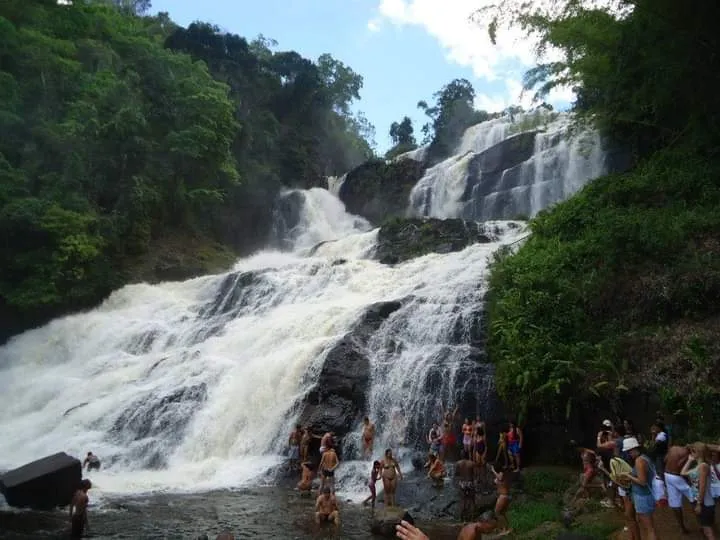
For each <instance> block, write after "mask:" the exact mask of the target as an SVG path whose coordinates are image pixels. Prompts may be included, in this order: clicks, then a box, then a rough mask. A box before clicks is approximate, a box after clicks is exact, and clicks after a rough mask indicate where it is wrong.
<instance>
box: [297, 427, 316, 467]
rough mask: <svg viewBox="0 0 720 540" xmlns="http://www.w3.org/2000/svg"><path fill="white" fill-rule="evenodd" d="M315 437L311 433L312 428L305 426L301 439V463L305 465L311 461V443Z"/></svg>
mask: <svg viewBox="0 0 720 540" xmlns="http://www.w3.org/2000/svg"><path fill="white" fill-rule="evenodd" d="M312 438H313V435H312V433H310V427H309V426H305V428H304V429H303V432H302V437H300V463H305V462H306V461H308V459H310V441H311V440H312Z"/></svg>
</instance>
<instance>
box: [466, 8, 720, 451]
mask: <svg viewBox="0 0 720 540" xmlns="http://www.w3.org/2000/svg"><path fill="white" fill-rule="evenodd" d="M527 4H528V3H527V2H504V3H502V5H500V6H495V7H494V8H493V9H490V10H486V11H484V12H482V13H480V14H479V18H480V20H482V21H484V22H485V23H486V24H487V25H488V29H489V31H490V33H491V37H494V36H495V35H497V33H498V32H501V31H503V27H504V25H505V24H519V25H521V26H522V27H523V28H525V29H526V30H527V31H528V32H529V33H531V34H535V35H536V36H538V37H539V38H540V44H541V48H544V47H547V46H554V47H557V48H559V49H560V50H561V51H562V52H563V53H564V61H560V62H555V63H550V64H544V65H540V66H539V67H538V68H536V69H534V70H531V71H530V72H529V73H528V76H527V79H526V83H527V85H528V87H533V88H538V89H539V92H540V94H541V95H543V94H544V93H546V92H547V91H549V90H550V89H551V88H553V87H554V86H555V85H557V84H572V85H574V86H575V88H576V90H577V96H578V97H577V101H576V102H575V103H574V109H575V111H577V112H578V113H579V115H580V116H581V117H582V118H584V119H587V120H590V121H593V122H595V123H596V125H598V126H599V127H600V128H601V129H602V130H603V131H604V132H605V134H607V135H609V136H611V137H612V138H614V139H615V140H618V141H621V142H622V144H623V145H625V147H626V148H629V149H631V151H632V152H633V154H634V157H635V163H636V165H635V166H634V168H633V169H632V170H631V171H629V172H627V173H625V174H617V175H612V176H608V177H605V178H602V179H600V180H597V181H595V182H593V183H592V184H590V185H589V186H587V187H586V188H585V189H584V190H583V191H582V192H581V193H579V194H578V195H576V196H575V197H573V198H572V199H570V200H568V201H566V202H564V203H561V204H558V205H557V206H556V207H554V208H552V209H549V210H546V211H544V212H542V213H541V214H540V215H538V216H537V217H536V218H535V219H534V220H533V221H532V222H531V224H530V227H531V230H532V235H531V236H530V237H529V239H528V240H527V241H526V242H525V243H524V245H522V246H521V247H520V248H519V249H517V250H510V249H509V250H507V251H506V252H504V253H503V254H501V255H500V256H499V257H498V259H497V261H496V262H495V264H494V267H493V272H492V276H491V284H490V297H489V298H490V302H489V304H490V305H489V313H490V321H491V323H490V329H489V350H490V356H491V358H493V359H494V361H495V362H496V364H497V375H498V379H497V380H498V386H499V389H500V391H501V393H502V394H503V395H504V396H505V397H508V398H509V397H510V396H512V400H508V401H510V402H512V403H516V404H517V411H516V412H518V413H520V414H528V413H529V414H533V413H535V414H537V413H540V414H542V415H544V416H545V417H551V418H555V419H560V418H566V417H568V416H571V415H572V414H573V411H574V410H576V409H577V407H578V406H584V407H585V408H586V409H587V408H589V407H588V404H591V403H594V404H595V406H596V407H599V408H605V409H606V408H607V406H608V404H609V405H610V406H613V407H615V408H616V410H618V412H619V408H620V407H621V403H622V402H625V403H626V404H627V403H629V402H633V403H636V404H637V403H640V402H642V399H639V396H640V395H649V396H655V397H659V398H660V400H659V401H660V403H661V405H662V407H663V408H664V409H665V411H666V412H668V413H671V414H675V418H674V422H676V423H679V424H684V425H685V427H687V428H689V430H690V431H689V432H687V436H688V437H693V436H697V435H700V434H704V435H709V434H717V433H718V432H719V431H720V429H718V428H719V424H720V380H719V379H718V377H717V374H718V373H720V346H718V340H717V335H718V331H720V212H718V205H720V100H718V98H717V91H716V89H717V88H718V85H719V84H720V55H719V54H718V53H720V34H718V33H717V31H716V24H715V22H716V21H717V20H719V17H720V4H718V3H717V2H709V1H706V2H701V1H697V2H691V5H688V4H687V3H678V2H675V1H674V0H634V1H623V0H619V1H617V2H615V3H614V9H593V8H591V7H583V2H579V1H577V0H572V1H569V2H567V1H566V2H558V3H557V4H558V6H556V9H555V11H553V12H552V13H548V12H542V11H539V10H531V9H529V8H528V5H527ZM513 251H515V252H514V253H513ZM625 412H626V413H630V414H632V411H627V410H626V411H625Z"/></svg>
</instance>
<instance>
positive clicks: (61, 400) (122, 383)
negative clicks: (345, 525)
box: [0, 188, 523, 497]
mask: <svg viewBox="0 0 720 540" xmlns="http://www.w3.org/2000/svg"><path fill="white" fill-rule="evenodd" d="M296 195H297V197H299V198H300V199H302V200H303V201H304V203H303V205H302V209H301V210H300V214H301V216H300V220H299V223H300V224H299V225H298V226H297V227H296V230H295V231H294V233H293V235H292V238H293V242H294V246H295V248H294V250H293V251H291V252H279V251H264V252H261V253H258V254H256V255H254V256H252V257H249V258H246V259H242V260H239V261H238V262H237V264H236V265H235V267H234V268H233V269H232V271H230V272H227V273H225V274H221V275H211V276H205V277H201V278H197V279H192V280H188V281H184V282H174V283H162V284H159V285H148V284H137V285H129V286H126V287H124V288H122V289H120V290H118V291H116V292H114V293H113V294H112V295H111V296H110V297H109V298H108V299H107V300H106V301H105V302H104V303H103V304H102V305H101V306H99V307H97V308H96V309H93V310H91V311H88V312H86V313H82V314H77V315H72V316H68V317H64V318H60V319H56V320H54V321H52V322H51V323H49V324H48V325H46V326H44V327H42V328H38V329H34V330H30V331H28V332H26V333H24V334H22V335H19V336H16V337H15V338H13V339H12V340H11V341H10V342H9V343H8V344H6V345H5V346H3V347H1V348H0V395H2V396H3V407H2V408H1V409H0V434H2V436H0V470H2V469H10V468H14V467H17V466H20V465H22V464H24V463H26V462H28V461H31V460H33V459H37V458H40V457H42V456H45V455H48V454H51V453H54V452H58V451H66V452H68V453H70V454H72V455H75V456H83V455H84V454H85V453H86V452H87V451H89V450H92V451H93V452H94V453H96V454H97V455H99V456H100V457H101V459H102V461H103V468H102V470H101V471H99V472H95V473H93V474H92V479H93V482H94V484H95V488H94V492H95V493H96V497H97V496H98V495H99V496H100V497H102V496H103V494H108V493H114V494H131V493H144V492H151V491H158V490H159V491H201V490H209V489H215V488H234V487H239V486H244V485H247V484H248V483H251V482H255V481H257V478H258V477H259V476H260V475H262V474H263V473H264V471H266V470H267V469H268V468H269V467H272V466H273V465H275V464H278V463H280V462H281V461H282V460H283V457H282V455H281V454H282V453H283V452H284V451H285V442H286V439H287V435H288V432H289V431H290V429H291V428H292V426H293V425H294V422H295V416H294V415H295V414H297V413H296V412H295V411H297V406H296V405H297V403H298V401H299V400H301V399H302V398H303V396H304V395H305V394H306V393H307V391H308V389H310V388H311V387H312V386H313V384H314V383H315V382H316V381H317V378H318V376H319V373H320V369H321V367H322V365H323V361H324V358H325V355H326V354H327V353H328V351H329V350H330V349H331V348H332V346H333V345H334V344H335V343H336V342H337V341H338V340H339V339H341V338H342V337H343V336H344V335H345V334H346V333H347V332H348V331H350V330H351V329H352V328H353V325H354V324H355V323H356V321H357V320H358V318H359V317H361V315H362V314H363V313H364V311H365V310H366V307H367V306H369V305H370V304H373V303H375V302H379V301H389V300H403V301H404V303H403V305H402V307H401V308H400V309H399V310H397V311H396V312H395V313H393V314H392V315H391V316H390V317H389V319H388V320H387V321H385V323H384V324H383V325H382V326H381V327H380V329H379V330H378V331H377V332H376V333H375V334H374V335H373V336H372V338H371V340H370V344H369V346H368V349H369V350H368V356H369V359H370V366H371V389H370V392H369V395H368V396H367V400H368V414H370V416H371V417H372V418H373V419H374V420H376V421H377V424H378V427H379V431H380V433H379V441H378V444H377V445H376V450H377V452H381V451H382V449H383V448H384V447H385V445H386V444H389V443H390V442H393V443H395V444H397V441H393V440H392V437H391V435H392V433H391V431H392V430H393V429H394V430H395V431H397V432H398V433H397V438H398V439H407V440H409V441H411V440H413V439H416V438H418V437H420V436H421V435H420V434H421V433H422V434H424V433H425V431H426V425H425V423H426V422H427V421H428V419H427V416H428V414H429V411H433V414H434V411H435V410H436V409H437V408H439V406H440V404H441V403H442V404H445V405H449V404H451V403H452V401H453V399H454V395H455V393H454V392H455V390H454V389H455V387H456V386H457V387H463V386H468V385H470V386H469V387H470V388H471V389H472V391H473V392H479V393H480V394H481V397H482V393H483V392H489V391H490V390H489V385H490V382H489V381H490V379H489V377H486V376H485V375H484V374H485V373H487V370H488V369H489V368H488V367H486V366H484V365H482V364H479V363H478V362H477V357H478V349H477V348H476V345H477V343H475V341H477V339H478V338H477V336H476V335H474V334H476V333H477V328H478V325H479V320H478V310H479V308H480V307H481V305H482V297H483V293H484V277H485V274H486V269H487V265H488V260H489V258H490V256H491V254H492V253H493V252H494V251H495V250H496V249H497V248H498V246H499V245H500V244H501V243H502V242H507V241H512V240H514V239H516V238H518V237H519V235H521V234H523V233H522V227H521V225H520V224H516V223H489V224H486V225H484V228H485V230H486V233H487V234H488V235H489V236H491V238H493V242H491V243H486V244H475V245H472V246H470V247H468V248H466V249H464V250H463V251H460V252H456V253H450V254H445V255H440V254H431V255H427V256H424V257H420V258H417V259H413V260H411V261H408V262H405V263H402V264H398V265H396V266H387V265H383V264H380V263H378V262H377V261H374V260H372V259H370V258H369V255H371V253H372V249H373V246H374V245H375V242H376V237H377V230H372V231H371V230H369V227H368V225H367V222H365V221H364V220H362V219H361V218H358V217H356V216H351V215H349V214H347V213H346V212H345V211H344V208H343V206H342V203H340V202H339V201H338V200H337V199H336V198H335V197H334V196H332V195H331V194H330V193H329V192H328V191H326V190H322V189H317V188H316V189H312V190H309V191H302V192H297V193H296ZM481 226H482V225H481ZM323 241H327V242H325V243H323V244H321V245H319V246H318V245H317V244H318V243H320V242H323ZM312 246H315V249H314V250H312V249H309V248H311V247H312ZM310 253H312V254H311V255H310ZM340 257H342V259H343V260H342V261H340V260H338V258H340ZM478 366H479V367H478ZM463 370H464V371H463ZM461 373H465V375H462V377H463V378H464V379H463V380H458V377H459V376H460V374H461ZM467 373H470V375H467ZM403 420H404V421H403ZM353 441H354V435H351V436H349V437H348V443H347V445H346V447H347V448H350V449H352V446H353ZM367 469H368V464H367V462H362V463H360V462H351V463H344V464H343V465H342V466H341V469H340V475H339V476H340V479H339V483H340V487H341V489H342V490H343V491H344V492H346V493H347V494H348V495H350V496H354V497H359V496H360V494H361V493H362V495H363V496H364V495H365V493H364V489H365V488H364V486H365V483H366V481H367V473H368V470H367Z"/></svg>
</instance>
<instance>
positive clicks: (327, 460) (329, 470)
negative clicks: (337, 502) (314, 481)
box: [319, 446, 340, 493]
mask: <svg viewBox="0 0 720 540" xmlns="http://www.w3.org/2000/svg"><path fill="white" fill-rule="evenodd" d="M338 465H340V460H339V459H338V456H337V454H336V453H335V448H333V447H332V446H330V447H329V448H328V449H326V450H325V452H323V455H322V459H321V460H320V466H319V469H320V471H321V473H322V479H321V486H320V489H321V490H322V489H323V488H325V487H330V490H331V491H332V493H335V469H337V467H338Z"/></svg>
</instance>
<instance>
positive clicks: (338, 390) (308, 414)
mask: <svg viewBox="0 0 720 540" xmlns="http://www.w3.org/2000/svg"><path fill="white" fill-rule="evenodd" d="M401 305H402V303H401V302H397V301H395V302H378V303H377V304H373V305H371V306H369V307H368V308H367V310H366V311H365V314H364V315H363V316H362V317H361V318H360V320H359V321H358V322H357V323H356V325H355V327H354V328H353V329H352V330H351V331H350V332H349V333H348V334H347V335H345V336H344V337H343V338H342V339H340V340H339V341H338V342H337V343H335V345H333V347H332V348H331V349H330V350H329V351H328V353H327V355H326V357H325V362H324V363H323V367H322V370H321V371H320V376H319V377H318V381H317V383H316V384H315V386H314V387H313V388H312V389H311V390H310V391H309V392H308V393H307V395H306V396H305V397H304V399H303V401H302V402H301V404H300V409H301V410H300V415H299V417H298V421H299V422H300V423H301V424H302V425H309V426H311V428H312V429H313V431H315V432H316V433H318V432H326V431H333V432H335V435H336V437H337V438H338V439H341V438H342V437H343V436H345V434H347V433H348V432H349V431H350V430H351V429H352V428H353V427H354V426H355V425H356V424H357V423H358V422H359V421H360V418H361V416H362V414H363V412H364V410H365V396H366V395H367V391H368V385H369V383H370V362H369V360H368V358H367V355H366V345H367V341H368V339H370V336H372V334H373V333H374V332H375V331H376V330H377V329H378V328H379V327H380V325H381V324H382V323H383V321H384V320H385V319H387V318H388V317H389V316H390V315H391V314H392V313H393V312H395V311H397V310H398V309H400V306H401ZM339 442H340V441H339V440H338V443H339ZM338 446H340V445H338Z"/></svg>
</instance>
